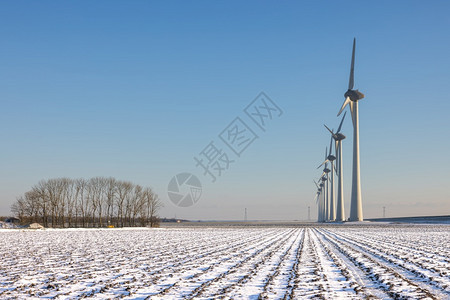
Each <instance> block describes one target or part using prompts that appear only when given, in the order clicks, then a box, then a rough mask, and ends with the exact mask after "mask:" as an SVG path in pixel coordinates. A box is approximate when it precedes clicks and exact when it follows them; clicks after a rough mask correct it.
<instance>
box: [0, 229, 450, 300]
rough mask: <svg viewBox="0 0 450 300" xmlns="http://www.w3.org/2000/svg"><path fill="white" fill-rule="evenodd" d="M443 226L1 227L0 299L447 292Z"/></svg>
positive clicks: (421, 295)
mask: <svg viewBox="0 0 450 300" xmlns="http://www.w3.org/2000/svg"><path fill="white" fill-rule="evenodd" d="M449 229H450V226H448V225H414V226H409V225H389V224H378V225H374V224H370V225H366V224H359V226H355V225H350V226H343V225H336V226H332V225H327V226H323V227H299V226H297V227H296V226H286V227H280V226H277V227H270V226H262V227H261V226H259V227H233V228H230V227H214V228H205V227H195V228H193V227H191V228H188V227H186V228H159V229H149V228H133V229H131V228H130V229H51V230H48V229H46V230H37V231H35V230H10V229H9V230H7V229H5V230H0V238H1V241H2V244H1V246H0V253H1V254H0V255H1V261H0V298H2V299H4V298H58V299H66V298H69V299H77V298H83V297H89V298H94V299H111V298H125V299H146V298H151V299H184V298H196V299H215V298H219V297H222V298H223V297H224V298H233V299H261V298H263V299H264V298H266V299H309V298H324V299H361V298H381V299H386V298H410V299H427V298H428V299H449V298H450V269H449V265H450V248H449V247H448V241H449V240H450V230H449Z"/></svg>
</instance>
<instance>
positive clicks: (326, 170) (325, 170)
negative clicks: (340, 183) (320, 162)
mask: <svg viewBox="0 0 450 300" xmlns="http://www.w3.org/2000/svg"><path fill="white" fill-rule="evenodd" d="M323 171H324V172H325V173H330V172H331V170H330V169H328V168H327V169H324V170H323Z"/></svg>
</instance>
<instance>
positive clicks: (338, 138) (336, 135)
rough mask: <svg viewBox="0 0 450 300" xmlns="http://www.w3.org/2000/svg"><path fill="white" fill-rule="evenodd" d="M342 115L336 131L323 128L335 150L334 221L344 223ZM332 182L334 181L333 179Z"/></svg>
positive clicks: (343, 137) (343, 136)
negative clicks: (328, 133)
mask: <svg viewBox="0 0 450 300" xmlns="http://www.w3.org/2000/svg"><path fill="white" fill-rule="evenodd" d="M346 114H347V112H345V113H344V116H343V117H342V120H341V123H340V124H339V127H338V130H337V131H336V132H333V130H331V129H330V128H328V127H327V125H325V124H324V126H325V128H326V129H328V131H329V132H330V133H331V137H332V138H333V139H334V141H335V149H336V156H337V159H336V165H337V170H336V169H335V171H336V173H337V176H338V192H337V210H336V221H337V222H344V221H345V210H344V178H343V168H342V140H344V139H345V135H343V134H342V133H341V129H342V124H343V123H344V119H345V115H346ZM333 181H334V179H333Z"/></svg>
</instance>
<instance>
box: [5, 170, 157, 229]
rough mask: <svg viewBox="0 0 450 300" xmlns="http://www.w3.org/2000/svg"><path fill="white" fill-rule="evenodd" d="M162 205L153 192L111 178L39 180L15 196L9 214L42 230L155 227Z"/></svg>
mask: <svg viewBox="0 0 450 300" xmlns="http://www.w3.org/2000/svg"><path fill="white" fill-rule="evenodd" d="M161 206H162V203H161V201H160V200H159V199H158V195H156V194H155V193H154V192H153V191H152V189H150V188H148V187H147V188H144V187H142V186H140V185H134V184H133V183H131V182H128V181H120V180H116V179H114V178H104V177H95V178H91V179H89V180H86V179H82V178H80V179H70V178H56V179H48V180H41V181H40V182H39V183H38V184H36V185H35V186H33V187H32V188H31V190H30V191H28V192H26V193H25V194H24V195H23V196H21V197H18V198H17V200H16V202H15V203H14V204H13V205H12V207H11V211H12V213H14V214H15V215H16V216H17V217H18V218H19V219H21V220H22V222H27V223H32V222H38V223H41V224H42V225H43V226H44V227H106V226H115V227H124V226H151V227H155V226H157V225H158V222H159V219H158V216H157V213H158V210H159V209H160V208H161Z"/></svg>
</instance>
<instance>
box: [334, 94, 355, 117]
mask: <svg viewBox="0 0 450 300" xmlns="http://www.w3.org/2000/svg"><path fill="white" fill-rule="evenodd" d="M351 102H352V100H350V97H347V98H345V101H344V103H343V104H342V107H341V110H340V111H339V113H338V114H337V115H338V116H339V115H340V114H341V113H342V111H343V110H344V108H345V107H346V106H347V104H349V103H351Z"/></svg>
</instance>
